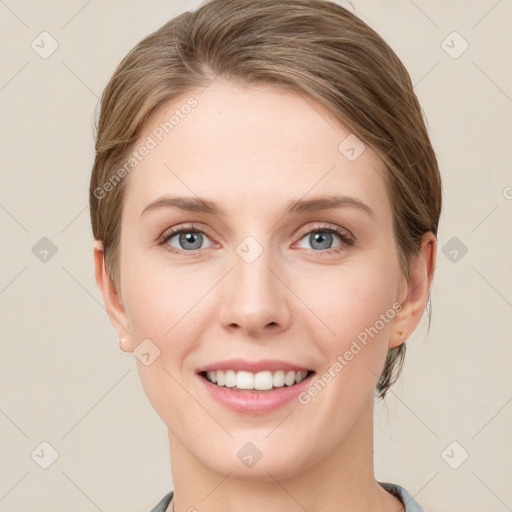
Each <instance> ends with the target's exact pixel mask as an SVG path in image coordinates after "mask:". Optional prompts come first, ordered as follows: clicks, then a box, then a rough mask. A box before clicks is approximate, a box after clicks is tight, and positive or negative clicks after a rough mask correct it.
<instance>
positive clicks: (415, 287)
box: [388, 231, 437, 348]
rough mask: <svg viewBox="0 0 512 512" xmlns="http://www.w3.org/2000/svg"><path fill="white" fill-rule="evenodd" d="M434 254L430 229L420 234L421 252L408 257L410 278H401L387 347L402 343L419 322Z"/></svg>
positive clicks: (430, 281)
mask: <svg viewBox="0 0 512 512" xmlns="http://www.w3.org/2000/svg"><path fill="white" fill-rule="evenodd" d="M436 258H437V239H436V237H435V235H434V233H432V232H431V231H429V232H428V233H425V234H424V235H423V238H422V242H421V249H420V252H419V253H418V255H417V256H415V258H414V259H413V260H412V261H411V267H410V276H409V278H407V277H406V276H404V278H403V279H404V280H403V282H402V285H401V287H400V303H401V305H402V308H401V309H400V310H399V312H398V313H397V314H396V316H395V319H394V322H393V331H392V332H391V335H390V339H389V345H388V348H393V347H397V346H398V345H401V344H402V343H403V342H404V341H405V340H406V339H407V338H408V337H409V336H410V335H411V334H412V333H413V332H414V330H415V329H416V327H417V326H418V324H419V323H420V320H421V317H422V316H423V312H424V311H425V307H426V305H427V301H428V296H429V291H430V285H431V283H432V279H433V277H434V269H435V267H436Z"/></svg>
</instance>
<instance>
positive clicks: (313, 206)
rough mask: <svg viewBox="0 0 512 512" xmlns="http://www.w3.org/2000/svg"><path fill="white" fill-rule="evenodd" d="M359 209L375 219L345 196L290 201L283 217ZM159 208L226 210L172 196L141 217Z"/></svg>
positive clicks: (150, 206)
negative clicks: (337, 209)
mask: <svg viewBox="0 0 512 512" xmlns="http://www.w3.org/2000/svg"><path fill="white" fill-rule="evenodd" d="M347 207H350V208H357V209H359V210H360V211H363V212H365V213H367V214H368V215H369V216H370V217H371V218H372V219H373V218H375V212H374V211H373V210H372V209H371V208H370V207H369V206H368V205H367V204H366V203H363V202H362V201H361V200H360V199H357V198H356V197H351V196H344V195H331V196H318V197H313V198H311V199H296V200H292V201H289V202H288V203H287V204H286V206H285V208H284V210H283V216H285V215H288V214H290V213H306V212H314V211H319V210H331V209H334V208H347ZM158 208H179V209H181V210H186V211H191V212H201V213H206V214H209V215H216V216H218V217H223V216H224V215H225V212H224V210H222V208H220V207H219V206H218V205H216V204H215V203H214V202H213V201H210V200H208V199H203V198H200V197H178V196H172V195H164V196H161V197H159V198H158V199H156V200H155V201H153V202H151V203H149V204H148V205H147V206H146V207H145V208H144V210H142V213H141V217H142V216H143V215H144V214H145V213H147V212H149V211H152V210H155V209H158Z"/></svg>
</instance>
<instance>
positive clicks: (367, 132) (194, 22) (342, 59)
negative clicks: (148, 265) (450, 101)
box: [89, 0, 442, 398]
mask: <svg viewBox="0 0 512 512" xmlns="http://www.w3.org/2000/svg"><path fill="white" fill-rule="evenodd" d="M217 77H221V78H223V79H228V80H231V81H234V82H237V83H240V84H248V85H253V84H254V85H260V84H261V85H274V86H277V87H279V88H281V89H284V90H287V91H289V92H294V93H297V94H301V95H305V96H307V97H310V98H312V99H313V100H316V101H317V102H319V103H320V104H322V105H323V106H325V107H326V108H327V109H328V110H329V111H330V112H332V114H333V115H334V116H335V117H336V118H337V119H339V121H340V122H341V123H343V124H344V125H345V126H346V127H347V128H348V129H349V130H350V131H351V132H352V133H354V134H355V135H356V136H357V137H359V138H360V139H361V140H362V141H363V142H364V143H365V144H367V145H368V146H369V147H371V148H372V149H373V150H374V151H375V152H376V153H377V155H378V156H379V157H380V158H381V160H382V161H383V162H384V164H385V166H386V169H387V173H386V175H385V176H384V178H385V180H386V185H387V192H388V194H389V198H390V202H391V205H392V211H393V228H394V236H395V244H396V248H397V254H398V258H399V262H400V267H401V269H402V272H403V273H404V274H405V275H407V276H409V272H410V261H411V260H412V258H414V256H416V255H417V254H418V252H419V250H420V246H421V238H422V236H423V234H425V233H427V232H428V231H431V232H432V233H434V235H436V236H437V228H438V222H439V217H440V214H441V203H442V185H441V177H440V173H439V168H438V164H437V160H436V156H435V153H434V150H433V148H432V145H431V142H430V140H429V136H428V133H427V129H426V125H425V122H424V119H423V115H422V109H421V106H420V104H419V102H418V99H417V97H416V95H415V93H414V90H413V85H412V83H411V79H410V77H409V74H408V72H407V70H406V69H405V67H404V66H403V64H402V63H401V61H400V60H399V58H398V57H397V55H396V54H395V53H394V52H393V50H392V49H391V48H390V47H389V46H388V44H387V43H386V42H385V41H384V40H383V39H382V38H381V37H380V36H379V35H378V34H377V33H376V32H375V31H374V30H373V29H371V28H370V27H369V26H368V25H366V24H365V23H364V22H363V21H362V20H360V19H359V18H358V17H357V16H355V15H354V14H352V13H351V12H350V11H348V10H346V9H344V8H343V7H341V6H339V5H337V4H335V3H333V2H330V1H327V0H211V1H209V2H208V3H205V4H203V5H202V6H201V7H200V8H199V9H197V10H196V11H194V12H185V13H183V14H181V15H179V16H177V17H176V18H174V19H172V20H170V21H169V22H168V23H166V24H165V25H163V26H162V27H161V28H160V29H158V30H157V31H155V32H154V33H152V34H150V35H149V36H147V37H146V38H144V39H143V40H142V41H140V42H139V43H138V44H137V45H136V46H135V47H134V48H133V49H132V50H131V51H130V52H129V53H128V54H127V55H126V57H125V58H124V59H123V60H122V61H121V63H120V64H119V66H118V67H117V69H116V70H115V72H114V75H113V76H112V78H111V80H110V82H109V83H108V85H107V86H106V88H105V90H104V92H103V96H102V101H101V111H100V117H99V121H98V125H97V135H96V148H95V149H96V156H95V160H94V164H93V169H92V176H91V182H90V190H89V203H90V214H91V223H92V231H93V235H94V238H95V239H96V240H101V241H102V242H103V247H104V257H105V263H106V266H107V269H108V272H109V275H110V277H111V279H112V282H113V284H114V287H115V289H116V290H117V291H119V290H120V287H119V281H120V273H119V268H120V267H119V263H120V254H119V250H118V249H119V247H118V246H119V239H120V229H121V212H122V206H123V197H124V190H125V188H126V186H127V181H128V179H126V178H125V179H122V180H120V181H119V182H118V183H117V184H116V186H115V187H112V189H111V190H109V191H108V192H105V190H106V187H105V188H103V187H104V185H105V184H106V183H108V182H109V180H110V181H112V178H113V177H115V174H116V171H118V170H119V167H120V166H122V165H123V163H124V162H125V161H126V160H127V157H128V155H129V154H130V152H131V151H133V149H134V146H135V144H136V142H137V140H138V136H139V134H140V133H141V130H142V128H143V126H144V123H145V121H146V120H147V119H148V117H149V116H150V115H151V114H152V113H153V112H154V111H155V110H156V109H157V108H158V107H159V106H161V105H162V104H163V103H164V102H167V101H170V100H172V99H173V98H176V97H178V96H181V95H183V94H186V93H189V92H190V91H193V90H196V89H203V88H205V87H206V86H208V85H209V84H210V83H211V82H212V80H214V79H215V78H217ZM128 177H129V176H128ZM98 190H100V191H101V193H98ZM427 309H428V317H429V321H430V317H431V308H430V295H429V301H428V307H427ZM429 327H430V325H429ZM404 357H405V343H402V344H401V345H399V346H398V347H395V348H392V349H390V350H389V351H388V354H387V358H386V362H385V365H384V369H383V372H382V374H381V376H380V378H379V381H378V383H377V388H376V390H377V391H378V393H379V395H378V396H379V397H380V398H384V396H385V394H386V392H387V390H388V389H389V388H390V387H391V386H392V385H393V384H394V383H395V381H396V379H397V378H398V376H399V374H400V371H401V369H402V365H403V360H404Z"/></svg>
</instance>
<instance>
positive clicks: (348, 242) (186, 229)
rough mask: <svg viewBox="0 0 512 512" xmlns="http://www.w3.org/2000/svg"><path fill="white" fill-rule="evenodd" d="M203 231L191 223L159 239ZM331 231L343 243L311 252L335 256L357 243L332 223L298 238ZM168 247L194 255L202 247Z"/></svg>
mask: <svg viewBox="0 0 512 512" xmlns="http://www.w3.org/2000/svg"><path fill="white" fill-rule="evenodd" d="M183 232H185V233H190V232H192V233H201V234H203V235H205V236H208V235H207V234H206V233H205V232H204V231H203V230H201V229H199V228H196V227H195V226H194V225H193V224H191V225H190V226H185V227H183V226H182V227H179V228H172V229H171V230H169V231H166V232H165V233H164V234H163V235H162V236H161V238H160V241H159V245H165V244H167V242H168V241H169V240H170V239H171V238H172V237H173V236H174V235H177V234H179V233H183ZM317 232H318V233H331V234H335V235H338V236H339V237H340V239H341V242H342V243H341V245H339V246H338V247H336V248H334V249H326V250H323V251H322V250H315V249H307V250H308V251H309V252H313V253H315V254H321V255H322V256H333V255H335V254H337V253H339V252H341V251H344V250H346V249H347V248H348V247H350V246H352V245H354V243H355V240H354V239H353V238H352V237H351V236H349V235H347V233H346V232H345V231H344V230H342V229H341V228H337V227H332V226H330V225H325V224H324V225H319V226H315V227H314V228H304V229H301V230H300V231H299V238H298V240H297V242H298V241H300V240H302V239H303V238H304V237H305V236H306V235H309V234H311V233H317ZM167 247H168V248H169V249H168V250H169V251H171V252H172V253H174V254H188V255H192V256H196V255H197V254H198V253H199V252H200V251H201V250H202V249H197V250H195V251H183V250H178V249H176V248H175V247H171V246H170V245H167Z"/></svg>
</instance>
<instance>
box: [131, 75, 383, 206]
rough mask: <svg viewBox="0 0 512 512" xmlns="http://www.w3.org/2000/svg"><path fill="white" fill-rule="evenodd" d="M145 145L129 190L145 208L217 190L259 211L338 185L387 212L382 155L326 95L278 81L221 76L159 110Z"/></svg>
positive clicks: (148, 125)
mask: <svg viewBox="0 0 512 512" xmlns="http://www.w3.org/2000/svg"><path fill="white" fill-rule="evenodd" d="M142 145H147V146H148V147H150V146H151V149H150V150H149V151H146V152H145V153H146V155H145V156H144V157H143V158H141V160H140V162H139V163H137V165H136V166H135V167H134V168H133V169H132V170H131V172H130V174H129V185H128V191H127V195H126V198H125V200H126V202H130V205H131V206H132V207H134V208H136V209H137V210H138V211H139V212H141V211H142V209H143V208H144V206H145V205H146V204H147V203H148V202H150V201H153V200H155V199H156V198H157V197H159V196H161V195H162V194H164V193H172V194H176V195H187V196H192V195H196V196H199V197H205V198H218V199H219V201H221V202H224V203H227V204H232V205H233V207H235V206H236V207H237V208H238V210H237V211H240V208H242V207H243V206H244V205H245V207H246V208H255V209H256V211H257V209H258V207H259V206H261V205H262V201H267V202H268V199H269V197H272V199H273V201H275V202H276V206H277V205H280V206H282V205H283V204H284V203H286V202H288V201H289V199H290V198H294V199H295V198H299V197H303V196H304V195H307V194H311V195H319V194H336V193H339V194H345V195H352V196H355V197H358V198H359V199H361V200H364V201H365V202H367V203H371V204H372V208H373V209H374V210H377V211H379V210H380V211H381V213H382V214H385V213H386V210H387V212H389V211H390V210H389V204H388V200H387V194H386V190H385V182H384V176H385V174H384V173H385V170H384V168H383V165H382V162H381V161H380V160H379V158H378V157H377V155H376V154H375V153H374V152H373V151H372V150H371V149H370V148H369V147H368V146H366V147H365V146H364V145H363V144H362V143H361V141H359V140H358V139H357V138H356V137H355V135H354V134H351V132H350V130H349V129H347V128H346V127H345V126H344V125H343V124H341V123H340V122H339V121H338V120H337V119H336V118H335V116H334V115H333V114H332V113H331V112H329V111H328V110H327V109H326V108H325V107H323V106H322V105H320V104H319V103H317V102H315V101H314V100H312V99H311V98H309V97H307V96H302V95H298V94H294V93H291V92H288V91H284V90H281V89H278V88H276V87H273V86H266V85H265V86H260V85H258V86H247V85H243V86H242V85H238V84H234V83H231V82H226V81H220V80H217V81H215V82H213V84H212V85H210V86H209V87H208V88H206V89H204V90H196V91H191V92H189V93H186V94H183V95H181V96H179V97H177V98H175V99H173V100H172V101H170V102H168V103H166V104H164V105H162V106H161V107H160V108H159V109H157V110H156V111H155V112H154V113H153V114H152V116H151V117H150V118H149V120H148V121H147V122H146V124H145V126H144V129H143V131H142V133H141V135H140V137H139V142H138V144H137V145H136V146H135V149H137V148H140V147H141V146H142ZM347 150H348V152H347ZM354 156H355V157H356V158H354ZM281 209H282V208H281ZM226 210H228V211H229V207H228V208H226Z"/></svg>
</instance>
